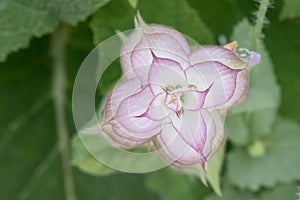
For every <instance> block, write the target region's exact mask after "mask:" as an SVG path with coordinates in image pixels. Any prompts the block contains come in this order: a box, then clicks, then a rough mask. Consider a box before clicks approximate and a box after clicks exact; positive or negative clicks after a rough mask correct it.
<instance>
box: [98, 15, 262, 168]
mask: <svg viewBox="0 0 300 200" xmlns="http://www.w3.org/2000/svg"><path fill="white" fill-rule="evenodd" d="M135 23H136V29H135V30H134V31H133V32H132V34H131V35H130V36H129V37H128V38H126V40H125V41H124V44H123V46H122V50H121V67H122V70H123V74H124V77H125V78H124V80H123V81H122V82H121V83H120V84H118V85H117V86H116V87H115V88H114V89H113V91H112V92H111V93H110V94H109V95H108V97H107V99H106V102H105V105H104V107H103V121H102V127H103V130H104V132H105V133H106V134H107V135H108V136H109V138H110V139H111V141H112V142H114V144H116V145H118V146H119V147H121V148H125V149H130V148H134V147H140V146H141V145H144V144H154V147H155V148H157V149H159V150H160V151H161V153H162V155H163V156H164V158H165V159H166V160H168V161H170V162H174V164H176V165H183V166H187V165H194V164H201V166H202V167H203V169H205V164H206V163H207V161H208V160H209V158H210V157H211V155H212V154H213V153H214V152H215V151H216V150H217V149H218V148H219V147H220V146H221V144H222V143H223V141H224V138H225V131H224V115H225V111H226V110H227V109H229V108H231V107H232V106H234V105H236V104H238V103H240V102H241V101H243V100H244V99H245V97H246V94H247V88H248V66H249V65H253V64H256V63H257V62H258V61H259V59H260V57H259V56H258V55H259V54H257V53H255V52H249V54H247V55H246V54H243V58H240V57H239V55H237V54H236V53H235V49H236V46H237V43H236V42H233V43H230V44H228V45H226V46H225V47H220V46H204V47H198V48H195V49H191V48H190V46H189V45H188V43H187V41H186V39H185V37H184V36H183V35H182V34H181V33H179V32H178V31H176V30H174V29H173V28H170V27H166V26H162V25H155V24H153V25H146V24H145V23H144V22H143V21H142V19H141V18H140V16H139V15H138V16H137V17H136V18H135Z"/></svg>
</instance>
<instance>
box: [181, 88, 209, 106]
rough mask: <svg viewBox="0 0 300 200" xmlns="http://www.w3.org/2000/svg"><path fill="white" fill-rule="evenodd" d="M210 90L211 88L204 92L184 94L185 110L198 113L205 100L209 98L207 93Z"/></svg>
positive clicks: (193, 91)
mask: <svg viewBox="0 0 300 200" xmlns="http://www.w3.org/2000/svg"><path fill="white" fill-rule="evenodd" d="M209 89H210V88H208V89H207V90H204V91H199V90H186V91H184V92H182V96H183V103H182V106H183V108H184V110H185V109H187V110H191V111H197V110H199V109H201V108H202V107H203V105H204V102H205V98H206V96H207V93H208V92H209Z"/></svg>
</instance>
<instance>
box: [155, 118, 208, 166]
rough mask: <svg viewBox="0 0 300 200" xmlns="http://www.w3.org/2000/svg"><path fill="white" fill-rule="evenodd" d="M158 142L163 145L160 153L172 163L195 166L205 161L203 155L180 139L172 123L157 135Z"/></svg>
mask: <svg viewBox="0 0 300 200" xmlns="http://www.w3.org/2000/svg"><path fill="white" fill-rule="evenodd" d="M157 141H158V143H159V144H160V145H161V148H160V152H161V153H162V154H163V156H165V159H166V160H168V161H170V162H174V161H176V162H179V163H181V164H184V165H193V164H196V163H200V164H201V163H203V161H204V160H203V157H202V155H201V154H200V153H198V152H197V151H195V149H193V148H192V147H191V146H190V145H188V144H187V143H186V142H185V141H184V140H183V139H182V138H181V137H180V135H179V133H178V131H177V130H176V129H175V127H174V126H173V125H172V124H171V123H169V124H166V125H165V126H164V128H163V129H162V131H161V133H160V134H159V135H157Z"/></svg>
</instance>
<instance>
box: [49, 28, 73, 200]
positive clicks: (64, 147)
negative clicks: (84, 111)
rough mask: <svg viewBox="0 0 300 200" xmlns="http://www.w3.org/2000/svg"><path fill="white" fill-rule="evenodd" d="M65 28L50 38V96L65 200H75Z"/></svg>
mask: <svg viewBox="0 0 300 200" xmlns="http://www.w3.org/2000/svg"><path fill="white" fill-rule="evenodd" d="M67 32H68V31H67V27H65V26H60V27H59V28H58V29H57V30H56V31H55V32H54V33H53V36H52V38H51V55H52V62H53V76H52V78H53V80H52V95H53V100H54V107H55V117H56V128H57V134H58V135H57V136H58V147H59V151H60V153H61V158H62V167H63V174H64V186H65V192H66V199H67V200H76V194H75V191H74V180H73V176H72V168H71V164H70V144H69V133H68V130H67V125H66V113H65V109H66V108H65V100H66V96H65V88H66V87H65V83H66V72H65V48H66V42H67V36H68V34H67Z"/></svg>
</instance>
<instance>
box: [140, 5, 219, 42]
mask: <svg viewBox="0 0 300 200" xmlns="http://www.w3.org/2000/svg"><path fill="white" fill-rule="evenodd" d="M138 9H139V10H140V13H141V15H142V16H143V18H144V20H145V21H146V22H147V23H155V24H163V25H167V26H171V27H174V28H175V29H177V30H179V31H180V32H182V33H184V34H186V35H187V36H189V37H191V38H192V39H194V40H196V41H197V42H199V43H200V44H213V43H214V39H213V38H214V36H213V34H212V33H211V31H210V30H209V29H208V28H207V26H206V25H205V24H204V23H203V21H202V20H201V19H200V18H199V16H198V15H197V12H196V11H195V10H194V9H193V8H192V7H190V6H189V4H188V3H187V1H186V0H173V1H161V0H152V1H149V0H139V3H138Z"/></svg>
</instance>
